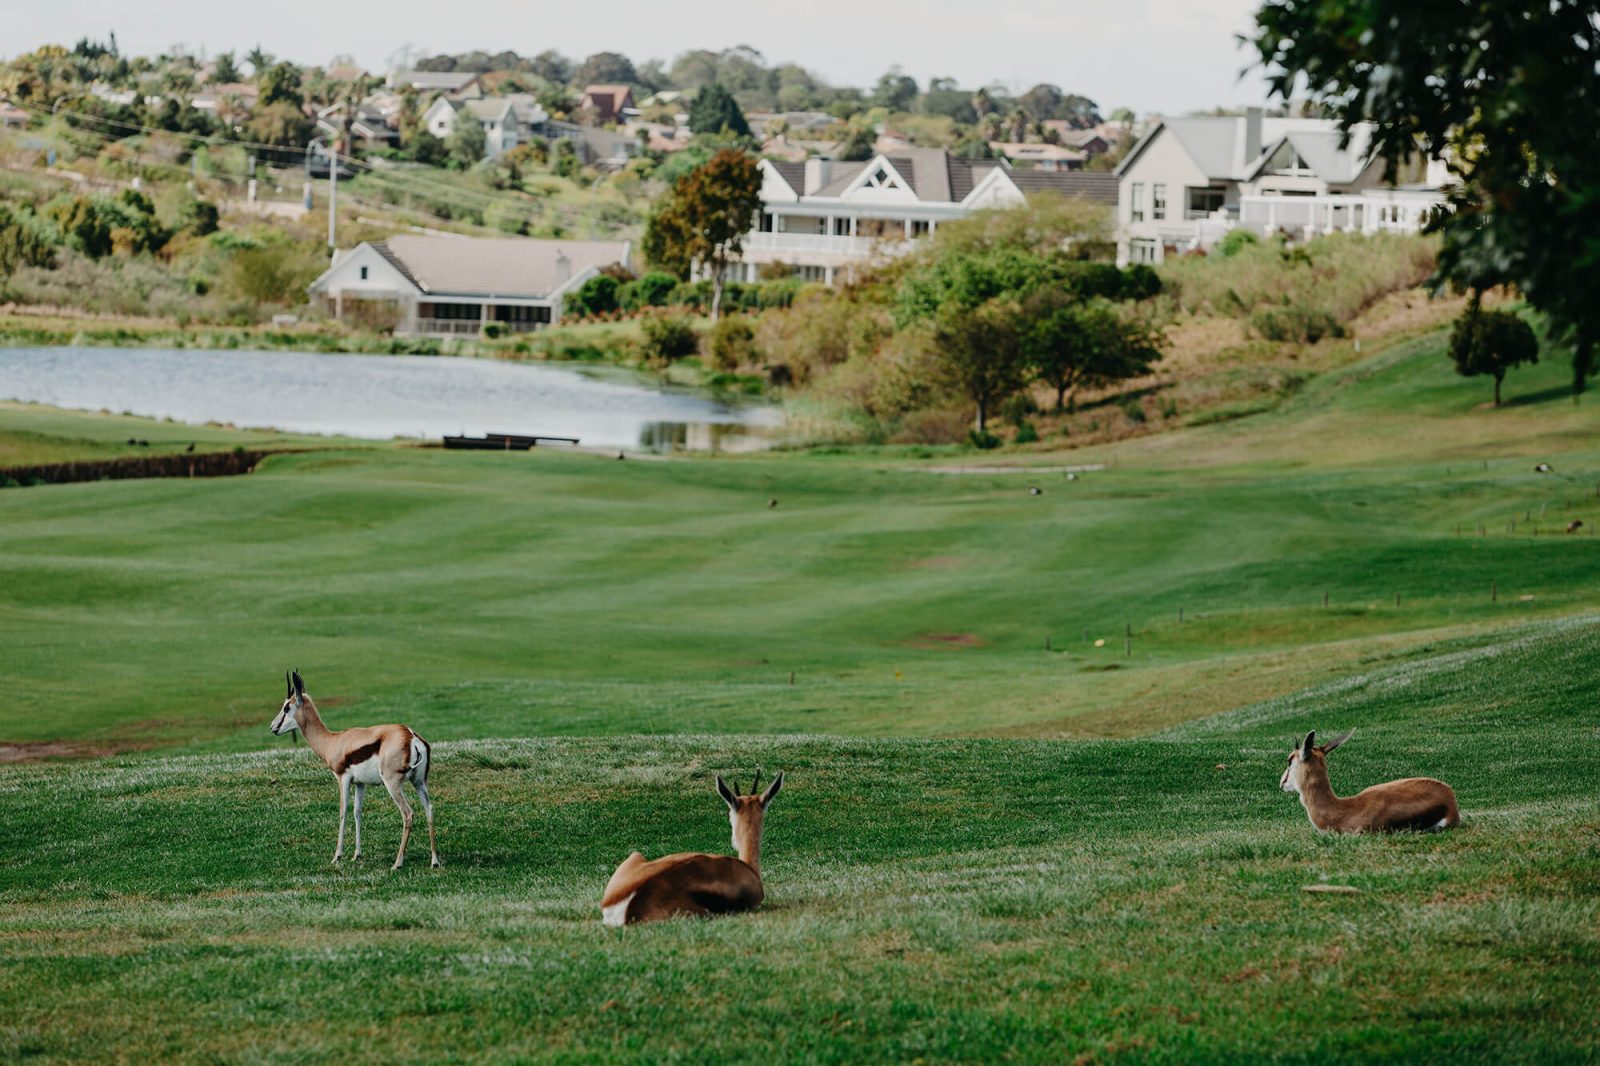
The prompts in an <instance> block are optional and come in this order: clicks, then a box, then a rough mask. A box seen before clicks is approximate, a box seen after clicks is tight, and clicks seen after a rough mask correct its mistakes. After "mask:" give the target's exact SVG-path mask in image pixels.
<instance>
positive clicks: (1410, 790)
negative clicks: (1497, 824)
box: [1278, 729, 1461, 833]
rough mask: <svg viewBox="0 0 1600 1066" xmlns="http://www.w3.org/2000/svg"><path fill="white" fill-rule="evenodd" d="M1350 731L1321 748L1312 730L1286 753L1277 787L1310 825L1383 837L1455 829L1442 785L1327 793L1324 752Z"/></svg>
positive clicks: (1414, 782) (1402, 784)
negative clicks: (1293, 798)
mask: <svg viewBox="0 0 1600 1066" xmlns="http://www.w3.org/2000/svg"><path fill="white" fill-rule="evenodd" d="M1354 732H1355V730H1353V729H1352V730H1351V731H1350V732H1349V733H1346V734H1345V735H1344V736H1342V737H1339V738H1337V739H1335V740H1333V741H1332V742H1330V743H1328V744H1324V745H1322V746H1321V747H1317V746H1316V739H1317V733H1316V730H1312V731H1311V732H1309V733H1307V734H1306V739H1305V741H1304V742H1303V743H1302V744H1301V745H1300V746H1299V747H1297V748H1295V749H1294V750H1292V751H1290V752H1289V766H1288V768H1287V769H1285V770H1284V771H1283V778H1282V779H1281V780H1280V781H1279V782H1278V784H1279V786H1280V787H1281V788H1282V789H1283V790H1284V791H1285V792H1298V793H1299V794H1300V802H1301V804H1302V805H1304V806H1305V809H1306V814H1307V815H1309V816H1310V818H1311V824H1312V825H1314V826H1316V827H1317V828H1318V829H1321V830H1324V831H1327V832H1333V833H1388V832H1393V831H1395V830H1398V829H1420V830H1434V829H1454V828H1455V827H1456V826H1458V825H1460V824H1461V812H1460V811H1459V810H1457V809H1456V794H1455V793H1454V792H1452V791H1451V790H1450V786H1449V785H1447V784H1445V783H1444V782H1443V781H1435V780H1434V779H1433V778H1431V777H1406V778H1402V779H1401V780H1399V781H1387V782H1385V783H1383V784H1381V785H1373V786H1372V787H1371V788H1366V789H1362V790H1361V791H1360V792H1357V793H1356V794H1355V795H1354V796H1347V797H1340V796H1336V795H1334V794H1333V786H1332V785H1330V784H1329V783H1328V753H1329V752H1330V751H1332V750H1333V749H1334V748H1337V747H1338V746H1339V745H1341V744H1343V743H1344V742H1345V741H1347V740H1349V739H1350V736H1351V734H1353V733H1354Z"/></svg>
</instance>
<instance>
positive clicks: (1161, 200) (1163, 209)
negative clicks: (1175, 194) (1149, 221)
mask: <svg viewBox="0 0 1600 1066" xmlns="http://www.w3.org/2000/svg"><path fill="white" fill-rule="evenodd" d="M1150 217H1151V218H1153V219H1158V220H1159V219H1163V218H1166V217H1167V187H1166V186H1165V185H1163V184H1161V183H1160V182H1157V183H1156V184H1154V185H1152V186H1150Z"/></svg>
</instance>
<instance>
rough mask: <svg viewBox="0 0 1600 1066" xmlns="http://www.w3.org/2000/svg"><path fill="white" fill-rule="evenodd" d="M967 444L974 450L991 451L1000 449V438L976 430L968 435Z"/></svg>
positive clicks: (984, 431)
mask: <svg viewBox="0 0 1600 1066" xmlns="http://www.w3.org/2000/svg"><path fill="white" fill-rule="evenodd" d="M967 443H968V444H971V445H972V446H973V447H974V448H980V449H982V450H983V451H989V450H990V449H991V448H998V447H1000V438H999V437H997V436H995V435H994V434H993V433H990V432H987V431H986V430H981V429H974V430H971V431H969V432H968V433H967Z"/></svg>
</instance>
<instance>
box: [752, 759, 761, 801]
mask: <svg viewBox="0 0 1600 1066" xmlns="http://www.w3.org/2000/svg"><path fill="white" fill-rule="evenodd" d="M760 791H761V767H759V766H758V767H756V779H755V780H754V781H752V782H750V795H752V796H754V795H755V794H756V793H758V792H760Z"/></svg>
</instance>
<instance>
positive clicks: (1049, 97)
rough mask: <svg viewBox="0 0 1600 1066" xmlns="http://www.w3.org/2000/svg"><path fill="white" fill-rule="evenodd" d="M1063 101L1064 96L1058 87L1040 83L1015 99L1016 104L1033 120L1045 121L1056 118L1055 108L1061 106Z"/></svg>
mask: <svg viewBox="0 0 1600 1066" xmlns="http://www.w3.org/2000/svg"><path fill="white" fill-rule="evenodd" d="M1063 99H1065V95H1064V94H1063V93H1062V92H1061V88H1060V86H1056V85H1050V84H1047V83H1045V82H1040V83H1039V84H1038V85H1035V86H1034V87H1033V88H1031V89H1029V90H1028V91H1027V92H1025V93H1023V94H1022V95H1021V96H1019V97H1017V103H1018V104H1020V105H1022V108H1023V110H1025V111H1027V112H1028V114H1029V115H1030V116H1032V117H1033V118H1035V119H1046V118H1055V117H1056V108H1058V107H1060V106H1061V101H1062V100H1063Z"/></svg>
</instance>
